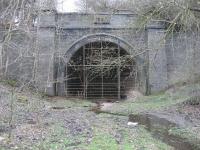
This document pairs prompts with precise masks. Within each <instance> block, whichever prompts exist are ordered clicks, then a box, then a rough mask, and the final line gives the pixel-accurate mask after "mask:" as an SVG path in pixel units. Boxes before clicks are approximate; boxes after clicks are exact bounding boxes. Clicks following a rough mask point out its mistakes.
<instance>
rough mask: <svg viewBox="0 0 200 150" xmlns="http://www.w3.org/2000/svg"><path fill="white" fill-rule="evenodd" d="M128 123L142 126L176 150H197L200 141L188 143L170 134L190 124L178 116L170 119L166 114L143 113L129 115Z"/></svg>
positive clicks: (199, 147)
mask: <svg viewBox="0 0 200 150" xmlns="http://www.w3.org/2000/svg"><path fill="white" fill-rule="evenodd" d="M129 121H131V122H138V123H139V124H140V125H144V126H145V128H146V129H147V130H148V131H150V132H151V133H152V135H153V136H154V137H155V138H157V139H159V140H162V141H163V142H165V143H167V144H169V145H171V146H173V147H174V148H175V149H177V150H199V149H200V141H198V140H196V141H189V140H188V139H187V138H184V137H182V136H179V135H174V134H172V133H171V132H170V130H171V129H173V128H182V127H185V126H187V125H189V124H190V123H189V122H188V121H186V120H185V119H183V118H181V117H179V116H176V117H175V116H173V117H171V118H170V116H169V115H166V114H155V113H144V114H135V115H134V114H133V115H129Z"/></svg>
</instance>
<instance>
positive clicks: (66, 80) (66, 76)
mask: <svg viewBox="0 0 200 150" xmlns="http://www.w3.org/2000/svg"><path fill="white" fill-rule="evenodd" d="M67 70H68V65H67V64H66V66H65V75H64V77H65V79H64V82H65V95H66V96H68V72H67Z"/></svg>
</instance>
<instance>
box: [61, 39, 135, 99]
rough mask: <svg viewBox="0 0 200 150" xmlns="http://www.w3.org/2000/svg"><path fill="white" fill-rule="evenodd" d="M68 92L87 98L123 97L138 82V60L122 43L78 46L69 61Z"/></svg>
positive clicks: (67, 68)
mask: <svg viewBox="0 0 200 150" xmlns="http://www.w3.org/2000/svg"><path fill="white" fill-rule="evenodd" d="M65 70H66V71H65V74H66V76H67V80H66V82H65V84H66V85H65V87H66V93H67V95H68V96H72V97H75V96H76V97H82V98H85V99H99V98H100V99H123V98H126V93H127V92H128V91H129V90H130V89H133V88H134V86H135V85H136V82H137V69H136V63H135V61H134V59H133V57H132V56H131V55H129V54H128V52H127V51H126V50H124V49H122V48H121V47H120V46H119V45H117V44H115V43H112V42H106V41H98V42H91V43H88V44H86V45H84V46H82V47H81V48H79V49H78V50H77V51H76V52H75V53H74V54H73V56H72V57H71V59H70V60H69V62H68V63H67V65H66V69H65Z"/></svg>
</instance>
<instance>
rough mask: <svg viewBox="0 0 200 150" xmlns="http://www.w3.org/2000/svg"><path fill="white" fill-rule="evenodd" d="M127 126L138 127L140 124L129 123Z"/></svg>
mask: <svg viewBox="0 0 200 150" xmlns="http://www.w3.org/2000/svg"><path fill="white" fill-rule="evenodd" d="M127 125H128V126H133V127H136V126H138V122H128V123H127Z"/></svg>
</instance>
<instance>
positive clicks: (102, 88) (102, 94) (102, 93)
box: [101, 40, 104, 99]
mask: <svg viewBox="0 0 200 150" xmlns="http://www.w3.org/2000/svg"><path fill="white" fill-rule="evenodd" d="M102 50H103V43H102V40H101V98H102V99H103V96H104V92H103V90H104V87H103V86H104V84H103V68H104V67H103V63H102V62H103V56H102V55H103V54H102Z"/></svg>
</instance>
